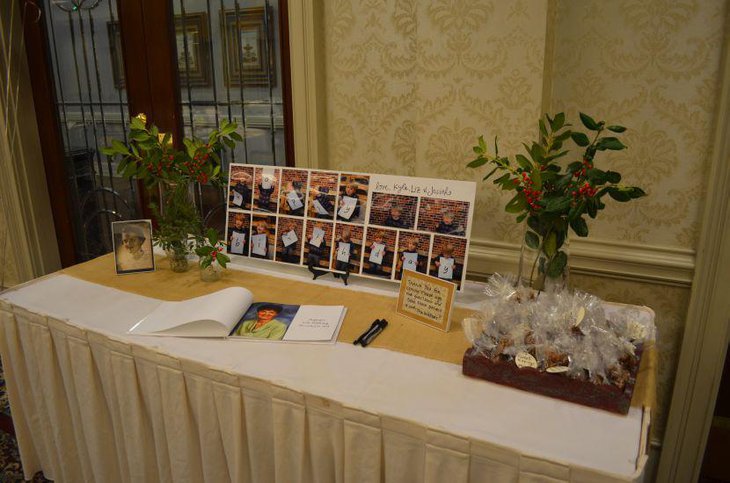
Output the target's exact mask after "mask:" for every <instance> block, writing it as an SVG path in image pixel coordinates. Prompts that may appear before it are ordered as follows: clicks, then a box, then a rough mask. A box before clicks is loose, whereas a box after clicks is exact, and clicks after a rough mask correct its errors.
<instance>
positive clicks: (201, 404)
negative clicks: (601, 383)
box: [0, 275, 646, 483]
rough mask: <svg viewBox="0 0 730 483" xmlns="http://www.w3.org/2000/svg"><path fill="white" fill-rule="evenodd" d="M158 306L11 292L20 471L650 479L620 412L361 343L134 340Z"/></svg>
mask: <svg viewBox="0 0 730 483" xmlns="http://www.w3.org/2000/svg"><path fill="white" fill-rule="evenodd" d="M158 303H159V301H157V300H155V299H151V298H145V297H141V296H138V295H134V294H129V293H125V292H120V291H117V290H114V289H110V288H107V287H103V286H100V285H95V284H91V283H88V282H84V281H81V280H77V279H74V278H72V277H68V276H65V275H55V276H51V277H48V278H45V279H41V280H39V281H36V282H33V283H31V284H29V285H26V286H24V287H22V288H20V289H18V290H11V291H9V292H5V293H4V294H2V295H1V296H0V316H1V318H2V330H0V352H1V354H2V360H3V366H4V369H5V377H6V381H7V388H8V396H9V398H10V404H11V410H12V413H13V420H14V422H15V426H16V433H17V438H18V444H19V448H20V453H21V458H22V461H23V469H24V471H25V475H26V477H27V478H29V477H30V476H31V475H32V474H33V473H34V472H35V471H38V470H43V471H44V473H45V475H46V477H48V478H51V479H54V480H56V481H68V482H79V481H90V482H91V481H95V482H114V481H131V482H146V481H150V482H156V481H176V482H178V481H179V482H184V481H191V482H199V481H206V482H216V483H217V482H226V481H257V482H258V481H260V482H270V481H278V482H299V481H303V482H309V481H311V482H328V481H333V482H335V481H336V482H340V481H347V482H369V481H382V480H385V481H389V482H391V481H392V482H414V481H429V482H441V481H447V482H449V483H457V482H467V481H468V482H502V481H505V482H507V481H510V482H511V481H528V482H537V481H541V482H562V481H571V482H604V481H606V482H607V481H638V480H641V478H642V476H643V469H644V465H645V460H646V456H645V455H644V452H643V450H642V448H641V446H642V443H641V441H642V440H643V439H644V438H645V436H646V421H645V418H644V413H643V412H642V411H641V410H640V409H638V408H631V410H630V412H629V414H628V415H627V416H620V415H614V414H610V413H607V412H604V411H600V410H595V409H591V408H587V407H583V406H578V405H575V404H570V403H565V402H562V401H558V400H555V399H550V398H546V397H542V396H539V395H534V394H529V393H525V392H522V391H517V390H514V389H510V388H507V387H503V386H499V385H495V384H491V383H487V382H484V381H478V380H473V379H470V378H467V377H464V376H462V375H461V373H460V370H461V368H460V366H457V365H453V364H447V363H442V362H438V361H432V360H428V359H423V358H420V357H414V356H410V355H406V354H400V353H396V352H391V351H387V350H380V349H372V348H367V349H363V348H360V347H356V346H352V345H350V344H341V343H338V344H335V345H297V344H276V343H265V342H252V341H240V340H205V339H177V338H162V337H143V336H130V335H127V334H126V330H127V329H129V328H130V327H131V326H132V325H133V324H134V323H136V322H137V321H138V320H140V319H141V318H142V317H144V316H145V315H146V314H148V313H149V312H150V311H151V310H153V309H154V307H155V306H156V305H157V304H158Z"/></svg>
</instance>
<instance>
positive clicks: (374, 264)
mask: <svg viewBox="0 0 730 483" xmlns="http://www.w3.org/2000/svg"><path fill="white" fill-rule="evenodd" d="M366 236H367V238H366V240H365V259H364V260H363V267H362V273H365V274H368V275H373V276H376V277H382V278H388V279H390V278H393V254H394V253H395V239H396V236H397V232H396V231H395V230H379V229H374V228H368V231H367V235H366Z"/></svg>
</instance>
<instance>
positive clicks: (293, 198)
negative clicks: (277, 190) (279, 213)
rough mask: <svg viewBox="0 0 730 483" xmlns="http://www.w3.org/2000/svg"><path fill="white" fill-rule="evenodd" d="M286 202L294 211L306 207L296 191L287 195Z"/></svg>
mask: <svg viewBox="0 0 730 483" xmlns="http://www.w3.org/2000/svg"><path fill="white" fill-rule="evenodd" d="M286 202H287V203H289V208H291V209H292V210H298V209H299V208H301V207H302V206H304V204H303V203H302V200H301V199H299V195H298V194H297V192H296V191H290V192H289V193H287V195H286Z"/></svg>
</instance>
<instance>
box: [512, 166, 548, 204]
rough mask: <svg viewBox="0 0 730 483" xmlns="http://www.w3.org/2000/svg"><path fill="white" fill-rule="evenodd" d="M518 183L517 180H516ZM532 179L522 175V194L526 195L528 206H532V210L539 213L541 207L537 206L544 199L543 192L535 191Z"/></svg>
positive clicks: (525, 174)
mask: <svg viewBox="0 0 730 483" xmlns="http://www.w3.org/2000/svg"><path fill="white" fill-rule="evenodd" d="M515 181H517V180H515ZM532 185H533V182H532V179H531V178H530V176H529V175H528V174H527V173H524V172H523V173H522V186H523V188H522V192H523V193H524V194H525V199H527V204H528V205H530V208H532V210H533V211H537V210H539V209H540V205H538V204H537V202H538V201H540V200H541V199H542V191H541V190H533V189H532Z"/></svg>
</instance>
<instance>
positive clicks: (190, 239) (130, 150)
mask: <svg viewBox="0 0 730 483" xmlns="http://www.w3.org/2000/svg"><path fill="white" fill-rule="evenodd" d="M236 128H237V125H236V123H235V122H227V121H225V120H224V121H222V123H221V126H220V129H215V130H213V131H212V132H211V133H210V134H209V135H208V139H207V140H205V141H203V140H201V139H198V138H195V137H193V138H191V139H187V138H186V139H183V146H184V149H176V148H175V147H174V146H173V143H172V135H171V134H170V133H162V132H160V131H159V129H158V128H157V126H155V125H154V124H151V125H150V126H149V127H148V126H147V117H146V116H145V115H144V114H138V115H137V116H135V117H134V118H133V119H132V121H131V126H130V131H129V142H128V143H127V144H124V143H123V142H121V141H118V140H116V139H115V140H113V141H112V144H111V146H107V147H105V148H103V149H102V152H103V153H104V154H106V155H107V156H111V157H112V158H117V159H119V165H118V167H117V171H118V172H119V173H120V174H121V175H122V176H124V177H125V178H136V179H139V180H141V181H142V182H143V183H144V185H145V187H146V188H147V189H148V190H152V189H154V188H159V192H160V198H161V201H160V203H159V204H158V203H155V202H152V203H150V208H151V209H152V210H153V212H155V213H156V215H157V216H156V219H157V225H158V227H157V230H156V231H155V233H154V235H153V240H154V242H155V244H156V245H157V246H159V247H160V248H162V249H163V250H165V252H166V253H167V255H168V258H169V259H170V264H171V268H172V270H174V271H177V272H179V271H185V270H187V268H188V261H187V255H188V254H189V253H191V251H192V249H193V247H194V246H195V244H196V243H197V242H200V241H201V240H202V238H203V233H202V231H203V226H202V221H201V216H200V213H199V212H198V209H197V207H196V205H195V202H194V200H193V198H192V196H191V193H192V191H191V188H192V184H193V183H194V182H198V183H200V184H206V183H211V184H213V185H215V186H221V185H222V184H223V183H224V182H225V179H224V178H225V175H224V173H222V170H221V158H220V155H221V154H222V152H223V151H224V150H225V149H226V148H228V149H231V150H232V149H233V148H234V147H235V145H236V142H237V141H242V140H243V138H242V137H241V135H240V134H238V133H237V132H236Z"/></svg>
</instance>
